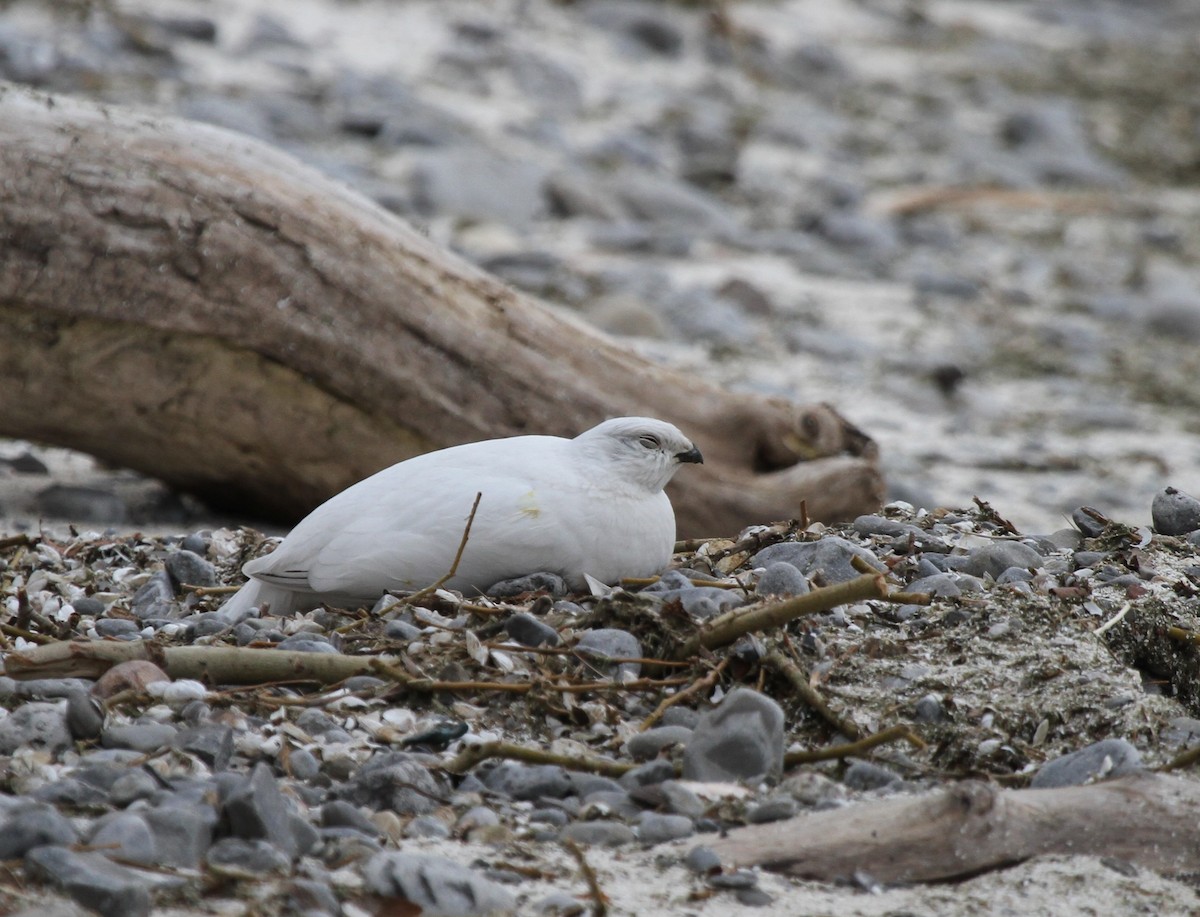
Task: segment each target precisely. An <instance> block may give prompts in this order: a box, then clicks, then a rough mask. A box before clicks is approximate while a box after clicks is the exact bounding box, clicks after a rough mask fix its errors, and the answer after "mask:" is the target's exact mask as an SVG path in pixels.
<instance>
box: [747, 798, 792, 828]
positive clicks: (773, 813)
mask: <svg viewBox="0 0 1200 917" xmlns="http://www.w3.org/2000/svg"><path fill="white" fill-rule="evenodd" d="M799 810H800V806H799V805H798V804H797V802H796V800H795V799H793V798H792V797H791V796H771V797H769V798H768V799H764V800H763V801H762V802H760V803H759V804H758V805H756V806H752V807H751V808H750V809H749V810H748V811H747V812H746V821H748V822H749V823H750V824H752V825H765V824H767V823H768V822H773V821H783V820H784V819H785V818H791V817H792V816H793V815H795V814H796V813H797V812H798V811H799Z"/></svg>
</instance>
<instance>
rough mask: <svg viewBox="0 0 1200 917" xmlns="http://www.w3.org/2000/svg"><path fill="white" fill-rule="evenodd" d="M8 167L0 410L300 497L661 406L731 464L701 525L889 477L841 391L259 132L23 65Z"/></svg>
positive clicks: (130, 457)
mask: <svg viewBox="0 0 1200 917" xmlns="http://www.w3.org/2000/svg"><path fill="white" fill-rule="evenodd" d="M0 175H2V176H3V181H0V328H2V329H3V334H0V389H2V390H3V392H4V397H3V398H0V434H4V435H8V436H17V437H23V438H29V439H34V440H38V441H43V442H47V443H52V444H60V445H65V446H70V447H73V448H77V449H82V450H85V451H87V452H90V453H92V454H94V455H96V456H98V457H100V458H102V459H104V460H106V461H109V462H112V463H115V464H119V465H124V466H127V467H130V468H135V469H139V470H141V471H144V472H147V473H149V474H152V475H155V476H157V477H159V478H161V479H163V480H165V481H167V482H168V483H170V484H172V485H174V486H177V487H179V488H181V489H185V490H188V491H191V492H194V493H197V494H199V495H200V496H202V497H203V498H205V499H206V500H208V501H209V502H210V503H212V504H214V505H216V506H219V507H223V508H228V509H232V510H233V511H234V512H236V513H238V514H239V515H241V516H247V515H249V514H251V513H265V514H268V515H271V516H274V517H279V518H285V519H294V518H297V517H299V516H300V515H302V514H303V513H305V512H307V511H308V510H309V509H311V508H312V507H313V506H314V505H315V504H317V503H318V502H320V501H321V500H323V499H325V498H327V497H329V496H330V495H331V494H333V493H335V492H337V491H339V490H341V489H343V488H344V487H346V486H347V485H349V484H350V483H352V482H353V481H355V480H358V479H359V478H361V477H363V476H365V475H367V474H369V473H371V472H374V471H376V470H378V469H379V468H382V467H384V466H386V465H388V464H391V463H393V462H396V461H399V460H401V459H404V458H408V457H411V456H412V455H415V454H417V453H419V452H423V451H427V450H429V449H433V448H440V447H443V446H447V445H452V444H455V443H460V442H466V441H470V440H478V439H487V438H491V437H497V436H507V435H513V434H519V433H524V432H546V433H554V434H559V435H567V436H570V435H574V434H575V433H577V432H579V431H581V430H583V429H586V428H587V427H589V426H591V425H593V424H594V423H596V422H598V421H599V420H601V419H603V418H605V417H608V416H614V415H620V414H648V415H655V416H658V417H662V418H664V419H667V420H671V421H673V422H675V423H676V424H677V425H679V426H680V427H681V428H682V429H684V430H685V431H686V432H687V433H688V434H689V435H690V436H691V437H692V438H693V439H694V440H695V441H696V442H697V443H698V444H699V445H700V446H701V448H702V450H703V452H704V455H705V459H706V462H707V464H706V465H705V466H704V467H703V468H702V469H698V470H697V472H696V473H689V474H687V475H680V476H679V479H678V482H677V485H676V486H675V488H674V490H673V497H674V499H675V502H676V505H677V510H678V516H679V521H680V533H681V535H685V536H690V535H698V534H699V535H708V534H716V533H731V532H734V531H736V530H737V529H738V528H739V527H741V526H742V525H744V524H748V523H753V522H764V521H770V520H776V519H783V518H789V517H795V516H797V515H798V514H799V512H800V502H801V500H806V501H807V506H808V511H809V514H810V515H811V517H812V518H814V519H826V520H831V519H840V518H846V517H849V516H853V515H855V514H857V513H860V512H863V511H866V510H869V509H871V508H872V507H874V506H876V505H877V504H878V503H879V501H880V498H881V495H882V481H881V477H880V473H879V469H878V466H877V464H876V461H875V458H876V455H875V446H874V443H873V442H872V441H871V440H870V438H869V437H867V436H865V435H864V434H863V433H862V432H860V431H859V430H857V429H855V428H854V427H853V426H852V425H851V424H849V423H847V422H846V421H845V420H844V419H843V418H842V417H841V416H840V415H839V414H838V413H837V412H836V411H834V410H833V409H832V408H830V407H828V406H826V405H807V406H799V405H795V404H793V403H790V402H787V401H785V400H781V399H769V398H763V397H760V396H753V395H748V394H737V393H731V392H727V391H723V390H721V389H718V388H716V387H715V386H713V385H711V384H709V383H707V382H705V381H704V380H703V379H700V378H695V377H688V376H684V375H682V374H679V373H676V372H673V371H671V370H669V369H666V368H664V367H661V366H659V365H656V364H653V363H651V362H649V361H647V360H644V359H641V358H639V357H637V356H635V355H633V354H632V353H630V352H628V351H627V350H625V349H623V348H622V347H621V346H620V345H619V344H618V343H616V342H614V341H613V340H612V339H610V338H607V337H605V336H603V335H601V334H599V333H598V332H595V331H593V330H591V329H589V328H587V327H585V326H584V325H583V324H581V323H579V322H577V321H575V320H573V319H572V318H570V317H569V316H564V315H562V314H559V313H557V312H553V311H551V310H550V309H548V308H546V307H543V306H541V305H539V304H537V303H535V302H533V301H532V300H530V299H529V298H528V297H525V296H522V295H520V294H518V293H516V292H514V291H513V290H511V289H509V288H508V287H506V286H504V285H503V284H501V283H500V282H499V281H497V280H496V279H494V278H492V277H490V276H488V275H486V274H484V273H483V272H481V271H479V270H478V269H476V268H474V267H472V266H470V265H469V264H467V263H466V262H464V261H463V260H461V259H460V258H457V257H455V256H453V255H451V254H449V253H447V252H445V251H442V250H441V249H439V248H438V247H437V246H435V245H434V244H432V243H431V242H430V241H429V240H428V239H427V238H425V237H424V236H422V235H420V234H419V233H418V232H416V231H414V230H413V229H412V228H411V227H410V226H408V225H407V224H406V223H404V222H403V221H402V220H400V219H399V218H397V217H395V216H394V215H392V214H390V213H388V212H386V211H384V210H383V209H382V208H380V207H378V206H376V205H374V204H373V203H372V202H370V201H369V200H367V199H366V198H364V197H362V196H360V195H358V194H357V193H355V192H353V191H351V190H349V189H347V188H345V187H343V186H341V185H339V184H337V183H335V182H332V181H330V180H328V179H326V178H324V177H322V176H321V175H319V174H318V173H316V172H315V171H313V170H311V169H309V168H307V167H305V166H303V165H302V164H300V163H299V162H297V161H296V160H295V159H293V158H291V157H290V156H287V155H285V154H283V153H282V152H279V151H277V150H273V149H271V148H270V147H268V146H266V145H264V144H261V143H258V142H256V141H253V140H250V139H248V138H245V137H241V136H239V135H236V134H233V133H230V132H228V131H224V130H220V129H218V128H214V127H210V126H206V125H200V124H194V123H189V122H185V121H178V120H172V119H167V118H159V117H154V116H150V115H146V114H138V113H134V112H130V111H127V110H121V109H116V108H110V107H105V106H100V105H95V104H91V103H86V102H81V101H77V100H72V99H68V98H63V97H50V96H45V95H41V94H37V93H34V92H31V91H29V90H25V89H20V88H15V87H4V86H3V85H2V84H0ZM808 459H816V460H814V461H806V460H808ZM690 471H691V470H690V469H689V472H690Z"/></svg>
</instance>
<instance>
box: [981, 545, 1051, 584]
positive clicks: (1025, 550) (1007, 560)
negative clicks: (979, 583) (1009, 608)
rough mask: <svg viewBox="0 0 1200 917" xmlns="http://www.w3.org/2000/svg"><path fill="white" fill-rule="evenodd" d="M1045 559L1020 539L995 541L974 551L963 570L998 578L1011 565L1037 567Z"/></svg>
mask: <svg viewBox="0 0 1200 917" xmlns="http://www.w3.org/2000/svg"><path fill="white" fill-rule="evenodd" d="M1045 561H1046V559H1045V558H1044V557H1043V556H1042V555H1041V554H1039V553H1038V552H1037V551H1035V550H1034V549H1033V548H1031V547H1030V546H1029V545H1027V544H1024V543H1022V542H1020V541H994V542H992V543H991V544H987V545H984V546H983V547H982V548H978V549H977V550H975V551H972V552H971V556H970V559H969V560H968V561H967V563H966V564H964V565H963V571H964V572H965V573H970V574H971V575H972V576H990V577H991V578H992V579H998V578H999V577H1000V575H1001V574H1003V573H1004V571H1005V570H1007V569H1008V568H1009V567H1021V568H1026V567H1032V568H1034V569H1037V568H1038V567H1041V566H1042V564H1044V563H1045Z"/></svg>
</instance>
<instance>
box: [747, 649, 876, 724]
mask: <svg viewBox="0 0 1200 917" xmlns="http://www.w3.org/2000/svg"><path fill="white" fill-rule="evenodd" d="M763 665H765V666H767V668H770V669H774V670H775V671H776V672H778V673H779V674H780V675H782V676H783V677H784V678H785V679H787V682H788V684H790V685H791V686H792V690H793V691H795V692H796V694H797V695H798V696H799V697H800V699H801V700H802V701H804V703H806V704H807V705H808V706H809V707H810V708H812V710H813V712H814V713H816V714H817V715H818V716H819V717H821V719H823V720H824V721H825V722H826V723H828V724H829V725H830V726H832V727H833V728H834V729H836V730H837V731H838V732H840V733H841V734H842V735H844V736H848V737H849V738H851V739H861V738H862V730H861V729H859V728H858V727H857V726H855V725H854V724H853V723H852V722H850V721H849V720H847V719H845V718H843V717H840V716H838V715H837V714H836V713H834V712H833V711H832V710H831V709H830V708H829V705H828V704H826V703H825V698H823V697H822V696H821V695H820V693H819V692H818V691H817V690H816V689H815V688H814V687H813V686H812V685H810V684H809V683H808V678H807V677H806V676H805V674H804V672H802V671H801V670H800V667H799V666H798V665H796V663H794V662H793V661H792V660H790V659H788V658H787V657H786V656H785V655H783V653H782V652H780V651H779V650H773V651H772V652H770V653H768V654H767V655H766V658H764V659H763Z"/></svg>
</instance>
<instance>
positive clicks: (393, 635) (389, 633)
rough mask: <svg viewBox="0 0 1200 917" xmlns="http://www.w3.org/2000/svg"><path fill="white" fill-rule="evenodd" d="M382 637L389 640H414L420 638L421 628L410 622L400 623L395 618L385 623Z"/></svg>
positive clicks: (400, 621)
mask: <svg viewBox="0 0 1200 917" xmlns="http://www.w3.org/2000/svg"><path fill="white" fill-rule="evenodd" d="M383 635H384V636H385V637H386V638H387V639H389V640H403V641H409V640H416V639H417V638H418V637H420V636H421V628H419V627H417V625H415V624H413V623H412V622H411V621H402V620H400V619H399V618H397V619H395V620H394V621H388V622H387V626H386V627H384V629H383Z"/></svg>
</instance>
